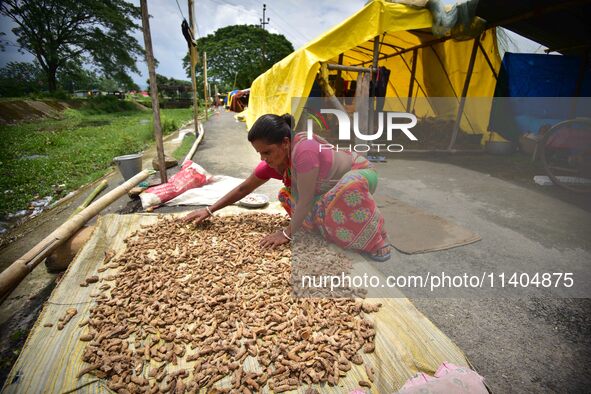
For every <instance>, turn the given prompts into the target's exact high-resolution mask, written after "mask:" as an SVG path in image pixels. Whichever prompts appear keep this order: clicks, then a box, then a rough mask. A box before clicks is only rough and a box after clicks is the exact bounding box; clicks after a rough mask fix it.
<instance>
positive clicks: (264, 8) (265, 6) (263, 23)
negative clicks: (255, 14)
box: [259, 4, 271, 30]
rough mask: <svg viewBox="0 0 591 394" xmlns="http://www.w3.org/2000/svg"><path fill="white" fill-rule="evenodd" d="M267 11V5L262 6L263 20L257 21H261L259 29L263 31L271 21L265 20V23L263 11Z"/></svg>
mask: <svg viewBox="0 0 591 394" xmlns="http://www.w3.org/2000/svg"><path fill="white" fill-rule="evenodd" d="M266 10H267V5H266V4H263V18H262V19H261V18H259V20H260V21H261V27H262V28H263V30H266V29H265V25H268V24H269V21H270V20H271V18H267V21H266V22H265V11H266Z"/></svg>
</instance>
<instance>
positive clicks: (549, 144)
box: [540, 118, 591, 193]
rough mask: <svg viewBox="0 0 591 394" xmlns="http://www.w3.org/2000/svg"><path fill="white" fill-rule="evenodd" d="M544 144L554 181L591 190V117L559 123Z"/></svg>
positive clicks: (547, 166)
mask: <svg viewBox="0 0 591 394" xmlns="http://www.w3.org/2000/svg"><path fill="white" fill-rule="evenodd" d="M540 145H541V152H540V158H541V160H542V164H543V166H544V170H545V171H546V174H547V175H548V177H549V178H550V180H552V182H554V184H556V185H558V186H560V187H562V188H564V189H567V190H570V191H573V192H577V193H591V118H574V119H569V120H565V121H563V122H560V123H557V124H555V125H554V126H552V127H551V128H550V129H549V130H548V131H547V132H546V133H545V134H544V137H543V138H542V140H541V142H540Z"/></svg>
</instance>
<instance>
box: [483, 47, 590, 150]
mask: <svg viewBox="0 0 591 394" xmlns="http://www.w3.org/2000/svg"><path fill="white" fill-rule="evenodd" d="M582 65H583V58H582V57H576V56H560V55H543V54H521V53H509V52H507V53H505V56H504V57H503V62H502V66H501V70H500V72H499V78H498V80H497V85H496V88H495V98H494V101H493V106H492V109H491V118H490V122H489V130H491V131H496V132H497V133H499V134H500V135H502V136H503V137H504V138H506V139H508V140H512V141H515V140H517V139H518V138H519V136H520V135H521V134H524V133H537V132H538V131H539V129H540V127H542V126H544V125H554V124H556V123H558V122H560V121H562V120H565V119H570V118H574V117H576V116H587V117H589V116H590V115H591V113H590V111H591V109H590V108H588V106H584V105H578V104H579V102H580V100H575V99H570V98H572V97H575V96H576V94H577V84H578V83H579V79H580V77H581V67H582ZM579 96H580V97H591V67H590V65H589V64H587V65H586V67H585V72H584V74H583V79H582V84H581V86H580V92H579ZM557 97H562V98H564V99H556V98H557ZM550 98H553V99H550ZM567 98H569V99H567Z"/></svg>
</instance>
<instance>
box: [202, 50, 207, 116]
mask: <svg viewBox="0 0 591 394" xmlns="http://www.w3.org/2000/svg"><path fill="white" fill-rule="evenodd" d="M203 99H204V102H205V106H204V109H205V120H206V121H207V107H208V101H207V53H206V52H203Z"/></svg>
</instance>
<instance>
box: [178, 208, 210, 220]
mask: <svg viewBox="0 0 591 394" xmlns="http://www.w3.org/2000/svg"><path fill="white" fill-rule="evenodd" d="M209 216H211V215H210V214H209V212H207V209H205V208H201V209H196V210H194V211H193V212H190V213H189V214H188V215H187V216H185V217H184V218H183V221H184V222H185V223H190V222H193V223H195V224H199V223H201V222H202V221H204V220H205V219H207V218H208V217H209Z"/></svg>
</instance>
